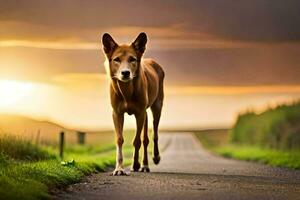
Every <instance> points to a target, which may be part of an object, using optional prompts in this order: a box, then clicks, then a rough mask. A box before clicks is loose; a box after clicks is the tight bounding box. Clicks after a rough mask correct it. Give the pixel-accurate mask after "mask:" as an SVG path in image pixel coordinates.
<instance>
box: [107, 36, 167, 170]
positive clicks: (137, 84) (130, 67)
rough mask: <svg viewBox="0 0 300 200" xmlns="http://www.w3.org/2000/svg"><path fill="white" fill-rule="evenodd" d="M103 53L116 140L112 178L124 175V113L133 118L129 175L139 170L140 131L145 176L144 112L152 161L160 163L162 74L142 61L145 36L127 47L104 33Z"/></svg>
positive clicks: (149, 61) (145, 134)
mask: <svg viewBox="0 0 300 200" xmlns="http://www.w3.org/2000/svg"><path fill="white" fill-rule="evenodd" d="M102 43H103V46H104V47H103V49H104V52H105V55H106V58H107V61H106V64H107V66H106V67H107V72H108V73H109V75H110V77H111V83H110V99H111V105H112V108H113V121H114V125H115V131H116V139H117V155H116V169H115V170H114V172H113V175H125V172H124V170H123V155H122V145H123V142H124V139H123V123H124V113H125V112H127V113H128V114H129V115H131V114H134V115H135V118H136V126H137V128H136V135H135V138H134V140H133V145H134V148H135V150H134V155H133V166H132V169H133V171H138V170H139V169H140V163H139V149H140V147H141V131H142V129H143V127H144V135H143V145H144V157H143V166H142V168H141V171H142V172H149V171H150V169H149V166H148V156H147V155H148V154H147V146H148V144H149V139H148V120H147V112H146V110H147V108H149V107H150V108H151V111H152V114H153V130H154V137H153V140H154V151H153V153H154V156H153V161H154V163H155V164H158V163H159V161H160V156H159V150H158V124H159V120H160V115H161V110H162V106H163V99H164V89H163V81H164V71H163V69H162V68H161V66H160V65H158V64H157V63H156V62H155V61H153V60H151V59H142V56H143V54H144V51H145V49H146V43H147V35H146V34H145V33H140V34H139V36H138V37H137V38H136V40H135V41H134V42H133V43H132V44H131V45H118V44H117V43H116V42H115V41H114V40H113V38H112V37H111V36H110V35H109V34H107V33H105V34H104V35H103V37H102Z"/></svg>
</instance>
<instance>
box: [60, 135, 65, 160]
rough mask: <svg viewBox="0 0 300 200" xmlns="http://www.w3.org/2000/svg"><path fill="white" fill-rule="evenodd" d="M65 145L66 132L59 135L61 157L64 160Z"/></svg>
mask: <svg viewBox="0 0 300 200" xmlns="http://www.w3.org/2000/svg"><path fill="white" fill-rule="evenodd" d="M64 144H65V132H63V131H62V132H60V134H59V157H60V158H61V159H63V157H64Z"/></svg>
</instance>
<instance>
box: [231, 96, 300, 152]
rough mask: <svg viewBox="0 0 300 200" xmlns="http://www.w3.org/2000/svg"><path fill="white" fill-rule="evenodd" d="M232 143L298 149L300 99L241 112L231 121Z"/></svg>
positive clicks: (299, 143) (299, 145)
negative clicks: (274, 106) (272, 106)
mask: <svg viewBox="0 0 300 200" xmlns="http://www.w3.org/2000/svg"><path fill="white" fill-rule="evenodd" d="M230 139H231V142H232V143H235V144H243V145H255V146H261V147H269V148H273V149H282V150H289V149H294V150H300V102H299V101H298V102H295V103H292V104H288V105H280V106H277V107H276V108H269V109H267V110H266V111H264V112H262V113H260V114H256V113H254V112H247V113H242V114H240V115H239V116H238V118H237V121H236V123H235V124H234V126H233V128H232V131H231V135H230Z"/></svg>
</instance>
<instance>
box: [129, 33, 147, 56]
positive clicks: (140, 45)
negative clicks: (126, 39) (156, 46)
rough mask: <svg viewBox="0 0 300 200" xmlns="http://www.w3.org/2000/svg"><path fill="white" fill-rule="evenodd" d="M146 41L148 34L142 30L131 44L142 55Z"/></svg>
mask: <svg viewBox="0 0 300 200" xmlns="http://www.w3.org/2000/svg"><path fill="white" fill-rule="evenodd" d="M146 43H147V35H146V33H144V32H142V33H140V34H139V36H138V37H137V38H136V39H135V41H134V42H133V43H132V44H131V45H132V46H133V48H134V49H135V50H136V52H137V53H138V54H140V56H142V55H143V53H144V52H145V49H146Z"/></svg>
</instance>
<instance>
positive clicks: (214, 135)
mask: <svg viewBox="0 0 300 200" xmlns="http://www.w3.org/2000/svg"><path fill="white" fill-rule="evenodd" d="M195 135H196V136H197V138H198V139H199V140H200V141H201V143H202V145H203V146H204V147H205V148H206V149H208V150H210V151H212V152H213V153H215V154H219V155H222V156H224V157H228V158H234V159H238V160H247V161H255V162H260V163H264V164H268V165H272V166H280V167H288V168H292V169H300V159H299V158H300V151H299V150H276V149H271V148H267V147H265V148H264V147H261V146H253V145H241V144H232V143H231V142H230V130H207V131H199V132H195Z"/></svg>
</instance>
